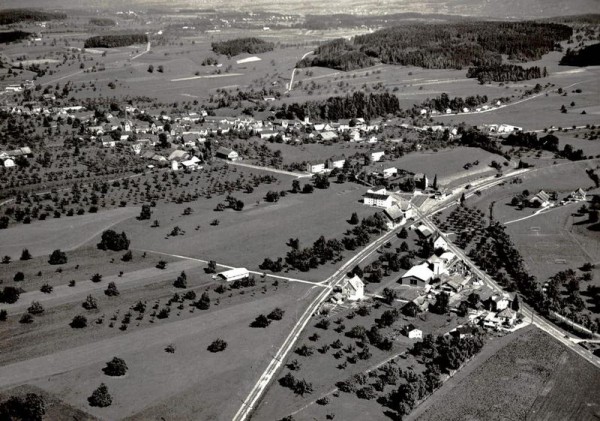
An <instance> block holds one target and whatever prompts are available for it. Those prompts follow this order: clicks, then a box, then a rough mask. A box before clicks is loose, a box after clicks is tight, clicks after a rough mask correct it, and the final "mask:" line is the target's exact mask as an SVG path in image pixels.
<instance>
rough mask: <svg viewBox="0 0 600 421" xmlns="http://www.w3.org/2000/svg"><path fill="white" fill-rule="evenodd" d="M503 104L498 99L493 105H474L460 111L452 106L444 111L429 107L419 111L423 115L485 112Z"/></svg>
mask: <svg viewBox="0 0 600 421" xmlns="http://www.w3.org/2000/svg"><path fill="white" fill-rule="evenodd" d="M501 106H502V101H500V100H498V101H496V102H495V103H494V104H493V105H482V106H480V107H473V108H469V107H463V108H462V109H460V110H459V111H458V112H457V111H455V110H453V109H452V108H446V109H445V110H443V111H438V110H430V109H428V108H421V110H420V111H419V113H420V114H421V115H422V116H425V115H437V114H453V113H455V114H459V113H461V112H462V113H481V112H485V111H491V110H493V109H496V108H497V107H501Z"/></svg>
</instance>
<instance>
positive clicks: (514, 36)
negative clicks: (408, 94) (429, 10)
mask: <svg viewBox="0 0 600 421" xmlns="http://www.w3.org/2000/svg"><path fill="white" fill-rule="evenodd" d="M572 35H573V29H572V28H570V27H568V26H566V25H560V24H554V23H535V22H458V23H444V24H434V25H432V24H409V25H402V26H395V27H391V28H384V29H381V30H379V31H376V32H373V33H371V34H365V35H359V36H357V37H355V38H354V39H353V41H352V42H348V43H347V44H342V42H341V41H340V40H334V41H332V42H331V44H332V45H331V46H330V45H329V44H325V45H323V46H321V47H320V48H319V49H318V50H317V51H318V54H317V55H316V57H313V58H312V59H311V63H312V62H314V63H320V64H319V65H327V66H328V67H329V66H330V65H331V64H333V65H337V66H338V67H334V68H341V67H339V65H340V63H338V62H337V60H336V56H337V54H338V53H339V52H340V48H344V50H343V51H344V55H345V56H346V58H345V60H344V61H345V63H343V65H344V66H345V67H348V68H360V67H366V66H369V65H372V64H371V63H372V61H369V60H366V59H365V57H370V58H372V59H378V60H380V61H381V62H383V63H386V64H400V65H404V66H417V67H423V68H427V69H458V70H460V69H462V68H464V67H467V66H499V65H501V64H502V55H507V56H508V59H509V60H518V61H528V60H539V59H540V58H541V57H542V55H544V54H546V53H548V52H550V51H553V50H554V49H555V48H557V43H558V42H559V41H562V40H567V39H569V38H570V37H571V36H572ZM350 59H354V60H355V62H354V63H351V62H349V61H350ZM346 61H347V62H346ZM300 65H301V66H306V65H308V61H307V62H305V63H301V64H300Z"/></svg>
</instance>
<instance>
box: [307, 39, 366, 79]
mask: <svg viewBox="0 0 600 421" xmlns="http://www.w3.org/2000/svg"><path fill="white" fill-rule="evenodd" d="M374 64H375V60H374V59H373V58H372V57H369V56H367V55H366V54H365V53H363V52H362V51H357V50H356V49H355V48H354V46H353V45H352V44H351V43H350V42H349V41H347V40H345V39H343V38H340V39H336V40H333V41H331V42H329V43H327V44H324V45H322V46H320V47H319V48H317V50H316V51H315V55H314V56H312V57H307V58H305V59H303V60H300V61H299V62H298V64H297V67H311V66H319V67H329V68H332V69H338V70H343V71H348V70H355V69H361V68H363V67H370V66H373V65H374Z"/></svg>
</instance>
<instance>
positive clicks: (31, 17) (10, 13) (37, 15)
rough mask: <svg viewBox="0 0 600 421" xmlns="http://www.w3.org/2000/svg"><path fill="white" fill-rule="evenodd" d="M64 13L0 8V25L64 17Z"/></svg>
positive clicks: (65, 16)
mask: <svg viewBox="0 0 600 421" xmlns="http://www.w3.org/2000/svg"><path fill="white" fill-rule="evenodd" d="M66 18H67V15H66V14H65V13H53V12H45V11H42V10H31V9H5V10H0V25H10V24H12V23H17V22H23V21H36V22H41V21H46V20H53V19H66Z"/></svg>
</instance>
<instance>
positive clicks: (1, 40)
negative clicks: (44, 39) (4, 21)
mask: <svg viewBox="0 0 600 421" xmlns="http://www.w3.org/2000/svg"><path fill="white" fill-rule="evenodd" d="M30 35H31V34H30V33H29V32H24V31H9V32H0V44H7V43H9V42H15V41H20V40H22V39H25V38H27V37H29V36H30Z"/></svg>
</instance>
